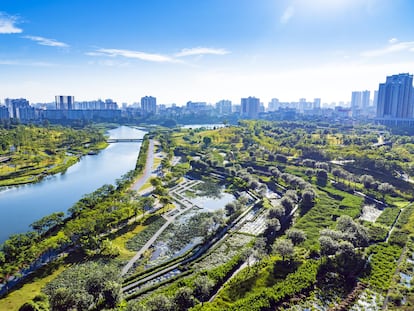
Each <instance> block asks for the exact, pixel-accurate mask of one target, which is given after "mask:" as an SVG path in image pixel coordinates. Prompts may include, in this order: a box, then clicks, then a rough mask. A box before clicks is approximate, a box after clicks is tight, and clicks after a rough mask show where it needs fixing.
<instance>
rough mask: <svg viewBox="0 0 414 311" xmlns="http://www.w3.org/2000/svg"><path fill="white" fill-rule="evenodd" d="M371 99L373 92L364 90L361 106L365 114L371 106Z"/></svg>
mask: <svg viewBox="0 0 414 311" xmlns="http://www.w3.org/2000/svg"><path fill="white" fill-rule="evenodd" d="M370 100H371V92H370V91H367V90H365V91H362V95H361V108H362V112H363V113H364V114H365V113H366V112H367V110H368V107H369V103H370Z"/></svg>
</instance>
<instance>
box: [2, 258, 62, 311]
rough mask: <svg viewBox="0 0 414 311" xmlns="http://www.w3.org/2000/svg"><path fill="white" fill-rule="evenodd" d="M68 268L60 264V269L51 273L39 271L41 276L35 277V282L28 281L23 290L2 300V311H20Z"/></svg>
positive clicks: (18, 290)
mask: <svg viewBox="0 0 414 311" xmlns="http://www.w3.org/2000/svg"><path fill="white" fill-rule="evenodd" d="M67 267H68V266H67V265H64V264H60V265H59V267H58V268H57V269H56V270H54V271H53V272H51V273H50V270H49V269H43V271H39V276H37V277H34V278H33V280H31V281H28V282H27V283H26V284H24V285H23V286H22V287H21V288H19V289H17V290H14V291H13V292H11V293H10V294H9V295H7V296H6V297H4V298H2V299H0V310H7V311H17V310H19V308H20V307H21V306H22V305H23V304H24V303H25V302H27V301H29V300H31V299H33V298H34V297H35V296H36V295H38V294H40V292H41V289H42V288H43V287H44V286H45V285H46V284H47V283H49V282H50V281H52V280H53V279H54V278H56V277H57V276H58V275H59V274H60V273H62V272H63V271H64V270H65V269H66V268H67Z"/></svg>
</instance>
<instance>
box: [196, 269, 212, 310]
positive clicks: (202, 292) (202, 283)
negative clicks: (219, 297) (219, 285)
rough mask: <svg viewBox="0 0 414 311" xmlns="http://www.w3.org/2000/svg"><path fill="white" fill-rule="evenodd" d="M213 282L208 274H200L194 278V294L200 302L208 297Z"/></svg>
mask: <svg viewBox="0 0 414 311" xmlns="http://www.w3.org/2000/svg"><path fill="white" fill-rule="evenodd" d="M213 286H214V282H213V280H211V279H210V278H209V277H208V276H205V275H202V276H199V277H197V278H196V279H195V280H194V296H195V297H196V298H197V299H198V300H200V301H201V302H202V303H203V302H204V301H207V299H208V298H209V297H210V292H211V290H212V289H213Z"/></svg>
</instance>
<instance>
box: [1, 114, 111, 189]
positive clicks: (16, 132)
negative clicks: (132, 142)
mask: <svg viewBox="0 0 414 311" xmlns="http://www.w3.org/2000/svg"><path fill="white" fill-rule="evenodd" d="M106 146H107V143H106V138H105V136H104V130H103V129H101V128H98V127H94V126H89V127H85V128H81V129H74V128H71V127H63V126H53V127H52V126H34V125H29V126H27V125H21V124H13V123H11V122H9V123H8V124H4V125H3V127H0V186H11V185H19V184H27V183H34V182H38V181H40V180H41V179H42V178H44V177H45V176H48V175H53V174H56V173H61V172H64V171H65V170H66V169H67V168H68V167H70V166H71V165H73V164H74V163H76V162H77V161H78V159H79V157H81V156H83V155H86V154H94V153H97V152H98V151H99V150H101V149H103V148H105V147H106Z"/></svg>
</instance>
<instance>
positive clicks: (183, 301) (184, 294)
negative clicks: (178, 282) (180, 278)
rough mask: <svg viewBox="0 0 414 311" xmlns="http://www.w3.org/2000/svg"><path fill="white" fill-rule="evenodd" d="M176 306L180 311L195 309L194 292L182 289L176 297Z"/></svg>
mask: <svg viewBox="0 0 414 311" xmlns="http://www.w3.org/2000/svg"><path fill="white" fill-rule="evenodd" d="M174 304H175V306H176V309H177V310H178V311H185V310H188V309H190V308H191V307H194V305H195V298H194V295H193V290H192V289H191V288H189V287H181V288H180V289H178V290H177V292H176V293H175V295H174Z"/></svg>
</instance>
